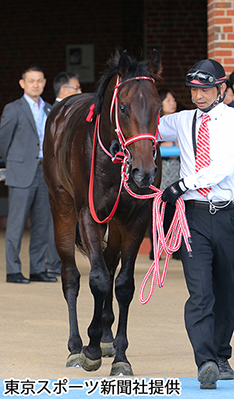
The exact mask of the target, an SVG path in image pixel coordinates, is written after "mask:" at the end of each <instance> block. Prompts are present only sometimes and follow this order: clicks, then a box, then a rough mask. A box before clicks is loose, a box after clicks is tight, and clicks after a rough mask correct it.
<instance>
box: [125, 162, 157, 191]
mask: <svg viewBox="0 0 234 399" xmlns="http://www.w3.org/2000/svg"><path fill="white" fill-rule="evenodd" d="M157 170H158V168H157V166H155V168H153V170H152V171H151V172H150V173H145V172H143V171H141V170H140V168H134V169H132V173H131V174H132V178H133V180H134V181H135V183H136V184H137V185H138V186H139V187H149V186H150V184H152V183H153V182H154V179H155V177H156V175H157Z"/></svg>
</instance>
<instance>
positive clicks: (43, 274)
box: [30, 272, 58, 283]
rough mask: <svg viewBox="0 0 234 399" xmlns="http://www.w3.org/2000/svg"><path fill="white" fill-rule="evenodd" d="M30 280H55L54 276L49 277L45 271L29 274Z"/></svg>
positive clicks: (51, 281)
mask: <svg viewBox="0 0 234 399" xmlns="http://www.w3.org/2000/svg"><path fill="white" fill-rule="evenodd" d="M30 281H41V282H43V283H55V282H56V281H58V280H57V278H56V277H50V276H48V274H47V273H46V272H41V273H36V274H30Z"/></svg>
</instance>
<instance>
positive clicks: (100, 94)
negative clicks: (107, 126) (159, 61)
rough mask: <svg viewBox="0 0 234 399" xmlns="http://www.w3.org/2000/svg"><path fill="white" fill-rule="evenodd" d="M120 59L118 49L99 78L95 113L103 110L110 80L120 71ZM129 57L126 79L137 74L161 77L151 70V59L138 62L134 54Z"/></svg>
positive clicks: (95, 98)
mask: <svg viewBox="0 0 234 399" xmlns="http://www.w3.org/2000/svg"><path fill="white" fill-rule="evenodd" d="M119 59H120V53H119V51H118V50H116V51H115V53H114V54H113V55H112V57H111V58H110V59H109V61H108V62H107V65H109V67H108V69H107V70H106V71H105V72H104V74H103V75H102V77H101V79H100V80H99V83H98V88H97V90H96V92H95V94H94V99H93V101H92V104H95V115H98V114H99V113H100V112H101V108H102V104H103V99H104V94H105V91H106V88H107V86H108V84H109V82H110V80H111V79H112V77H113V76H114V75H115V74H117V72H118V65H119ZM128 59H129V61H130V63H129V67H128V70H127V72H126V74H125V76H124V80H125V79H129V78H132V77H135V76H147V77H153V78H154V79H155V80H156V79H160V73H158V74H157V75H155V74H153V73H151V72H150V70H149V60H144V61H140V62H138V61H137V60H136V59H135V58H134V57H132V56H128Z"/></svg>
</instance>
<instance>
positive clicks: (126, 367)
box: [110, 362, 133, 376]
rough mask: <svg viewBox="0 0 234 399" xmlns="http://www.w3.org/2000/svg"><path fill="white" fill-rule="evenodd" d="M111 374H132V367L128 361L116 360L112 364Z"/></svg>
mask: <svg viewBox="0 0 234 399" xmlns="http://www.w3.org/2000/svg"><path fill="white" fill-rule="evenodd" d="M110 375H111V376H121V375H122V376H125V375H133V371H132V367H131V366H130V364H129V363H124V362H117V363H113V364H112V368H111V373H110Z"/></svg>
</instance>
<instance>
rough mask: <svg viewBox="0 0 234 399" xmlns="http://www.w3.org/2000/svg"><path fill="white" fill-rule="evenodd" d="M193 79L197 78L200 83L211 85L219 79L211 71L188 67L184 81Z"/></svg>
mask: <svg viewBox="0 0 234 399" xmlns="http://www.w3.org/2000/svg"><path fill="white" fill-rule="evenodd" d="M193 79H195V80H198V81H199V82H200V83H203V84H206V85H212V86H213V85H214V84H215V83H216V82H217V81H218V80H219V79H218V80H217V79H216V77H215V76H214V75H213V74H212V73H211V72H202V71H198V70H193V69H190V71H188V73H187V76H186V81H187V82H188V83H189V82H191V80H193Z"/></svg>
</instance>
